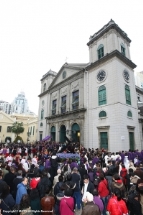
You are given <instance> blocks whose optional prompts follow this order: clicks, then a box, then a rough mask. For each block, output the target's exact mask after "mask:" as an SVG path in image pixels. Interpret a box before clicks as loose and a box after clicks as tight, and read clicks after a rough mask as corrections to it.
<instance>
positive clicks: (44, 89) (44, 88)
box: [43, 83, 46, 92]
mask: <svg viewBox="0 0 143 215" xmlns="http://www.w3.org/2000/svg"><path fill="white" fill-rule="evenodd" d="M45 91H46V83H45V84H44V86H43V92H45Z"/></svg>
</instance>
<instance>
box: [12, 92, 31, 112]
mask: <svg viewBox="0 0 143 215" xmlns="http://www.w3.org/2000/svg"><path fill="white" fill-rule="evenodd" d="M12 113H18V114H23V113H25V114H26V113H29V107H28V101H27V99H26V98H25V93H24V92H21V93H19V94H18V96H17V97H16V98H15V99H14V101H13V103H12Z"/></svg>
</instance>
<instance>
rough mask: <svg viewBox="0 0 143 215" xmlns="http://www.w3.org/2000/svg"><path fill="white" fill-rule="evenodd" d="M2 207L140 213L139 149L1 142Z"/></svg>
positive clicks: (142, 162) (51, 213) (66, 214)
mask: <svg viewBox="0 0 143 215" xmlns="http://www.w3.org/2000/svg"><path fill="white" fill-rule="evenodd" d="M59 153H62V154H65V155H66V154H67V153H71V154H74V153H76V154H79V155H80V156H79V157H78V158H73V157H71V158H70V157H68V158H67V156H65V158H64V156H63V157H62V158H61V157H59V156H58V154H59ZM0 209H1V214H3V215H8V214H9V215H11V214H20V215H32V214H33V215H74V214H78V215H79V214H81V215H107V214H110V215H123V214H124V215H127V214H130V215H142V214H143V152H139V151H138V150H136V151H128V152H124V151H122V152H116V153H111V152H108V151H106V150H104V149H93V148H92V149H90V148H89V149H86V148H84V147H83V146H81V145H80V144H79V143H70V144H69V143H64V144H60V143H54V142H50V141H48V142H37V143H35V144H33V145H31V144H20V145H19V144H18V145H17V144H12V143H11V144H9V145H7V146H6V145H5V144H1V146H0Z"/></svg>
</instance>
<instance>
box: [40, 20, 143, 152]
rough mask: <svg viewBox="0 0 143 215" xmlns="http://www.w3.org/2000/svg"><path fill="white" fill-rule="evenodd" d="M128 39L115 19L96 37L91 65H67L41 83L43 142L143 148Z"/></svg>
mask: <svg viewBox="0 0 143 215" xmlns="http://www.w3.org/2000/svg"><path fill="white" fill-rule="evenodd" d="M130 43H131V40H130V39H129V37H128V35H127V34H126V33H125V32H124V31H123V30H122V29H121V28H120V27H119V26H118V25H117V24H116V23H115V22H114V21H113V20H110V22H109V23H107V24H106V25H105V26H103V28H101V29H100V30H99V31H98V32H96V33H95V34H94V35H93V36H91V37H90V39H89V41H88V43H87V46H88V47H89V63H85V64H80V63H79V64H70V63H65V64H64V65H63V66H62V67H61V69H60V70H59V72H58V73H56V72H54V71H52V70H50V71H48V72H47V73H46V74H45V75H43V77H42V79H41V93H40V95H39V124H38V140H42V139H43V138H44V137H46V136H48V135H51V136H52V139H53V140H54V141H56V142H62V143H63V142H65V141H68V140H72V141H80V143H81V144H82V145H84V146H85V147H88V148H89V147H90V148H92V147H93V148H105V149H108V150H109V151H114V152H116V151H119V150H129V149H139V150H140V149H142V148H143V138H142V137H143V135H142V131H143V126H142V122H143V110H142V105H141V106H140V107H138V99H137V98H138V95H140V101H143V90H142V89H140V88H139V87H136V86H135V79H134V68H136V65H135V64H134V63H133V62H132V60H131V57H130Z"/></svg>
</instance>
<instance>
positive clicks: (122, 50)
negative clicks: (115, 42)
mask: <svg viewBox="0 0 143 215" xmlns="http://www.w3.org/2000/svg"><path fill="white" fill-rule="evenodd" d="M125 50H126V49H125V45H124V44H123V43H122V44H121V54H122V55H124V56H126V52H125Z"/></svg>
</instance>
